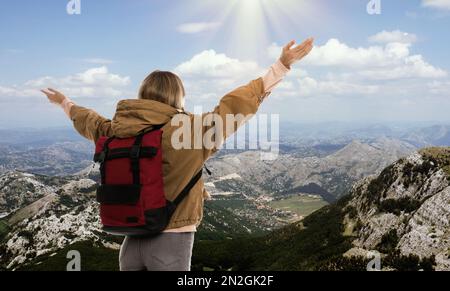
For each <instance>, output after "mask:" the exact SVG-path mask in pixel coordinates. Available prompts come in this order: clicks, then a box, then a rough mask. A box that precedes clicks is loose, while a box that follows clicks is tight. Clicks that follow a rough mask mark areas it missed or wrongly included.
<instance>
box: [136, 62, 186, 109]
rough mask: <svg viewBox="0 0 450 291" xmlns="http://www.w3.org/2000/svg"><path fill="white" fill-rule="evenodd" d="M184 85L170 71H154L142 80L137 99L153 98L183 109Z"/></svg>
mask: <svg viewBox="0 0 450 291" xmlns="http://www.w3.org/2000/svg"><path fill="white" fill-rule="evenodd" d="M184 96H185V91H184V86H183V82H182V81H181V79H180V77H178V76H177V75H175V74H174V73H172V72H163V71H154V72H153V73H151V74H150V75H148V77H147V78H145V80H144V81H143V82H142V85H141V88H140V89H139V99H147V100H154V101H158V102H161V103H165V104H168V105H170V106H172V107H175V108H177V109H182V110H183V109H184Z"/></svg>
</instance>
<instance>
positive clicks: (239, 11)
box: [216, 0, 326, 59]
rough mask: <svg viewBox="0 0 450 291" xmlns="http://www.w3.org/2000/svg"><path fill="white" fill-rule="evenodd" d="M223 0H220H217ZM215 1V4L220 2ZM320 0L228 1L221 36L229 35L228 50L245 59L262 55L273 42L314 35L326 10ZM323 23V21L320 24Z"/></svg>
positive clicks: (222, 20) (223, 16)
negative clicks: (314, 25) (313, 29)
mask: <svg viewBox="0 0 450 291" xmlns="http://www.w3.org/2000/svg"><path fill="white" fill-rule="evenodd" d="M217 2H221V0H219V1H217ZM217 2H216V3H217ZM319 2H320V1H317V0H226V1H225V2H223V3H224V5H225V7H224V9H223V11H224V13H223V15H222V19H221V22H222V27H223V28H224V30H225V31H221V32H220V33H221V37H227V41H228V43H229V45H228V51H229V52H230V53H231V54H232V55H234V56H240V57H243V58H257V59H260V57H261V58H262V55H265V54H266V49H265V48H266V47H268V46H269V45H270V44H271V43H273V42H288V41H289V40H291V39H292V38H298V40H300V38H306V37H309V36H311V35H310V34H311V33H312V32H311V27H310V26H306V25H305V23H316V22H318V20H319V19H320V21H321V22H322V23H323V22H324V21H323V17H321V16H322V15H324V14H325V12H326V9H325V7H322V6H321V5H320V4H319ZM318 25H322V24H318Z"/></svg>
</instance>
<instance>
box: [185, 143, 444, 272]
mask: <svg viewBox="0 0 450 291" xmlns="http://www.w3.org/2000/svg"><path fill="white" fill-rule="evenodd" d="M449 224H450V148H429V149H425V150H421V151H420V152H417V153H414V154H412V155H410V156H408V157H406V158H402V159H400V160H399V161H397V162H395V163H394V164H392V165H390V166H389V167H387V168H386V169H384V170H383V171H382V173H381V174H379V175H378V176H372V177H368V178H365V179H363V180H361V181H359V182H358V183H356V184H355V185H354V186H353V187H352V190H351V191H350V194H349V195H348V196H346V197H344V198H342V199H340V200H339V201H338V202H337V203H335V204H332V205H330V206H327V207H324V208H322V209H320V210H318V211H316V212H315V213H313V214H311V215H310V216H308V217H306V218H305V219H304V220H303V221H301V222H297V223H294V224H291V225H289V226H287V227H284V228H281V229H279V230H276V231H274V232H272V233H270V234H269V235H266V236H263V237H259V238H244V239H240V240H227V241H220V242H217V241H216V242H199V243H198V244H197V246H196V248H195V252H194V256H193V266H194V269H196V270H204V269H214V270H229V269H232V270H365V269H366V266H367V264H368V262H369V261H370V260H371V259H372V258H368V257H367V255H368V254H369V252H370V251H378V252H380V253H381V265H382V268H383V269H384V270H450V232H449V229H450V225H449Z"/></svg>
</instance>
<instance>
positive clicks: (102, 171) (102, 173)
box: [100, 137, 115, 185]
mask: <svg viewBox="0 0 450 291" xmlns="http://www.w3.org/2000/svg"><path fill="white" fill-rule="evenodd" d="M114 139H115V137H110V138H108V139H107V140H106V141H105V144H104V145H103V151H102V153H101V155H102V158H103V161H102V163H101V164H100V176H101V179H102V184H103V185H104V184H106V170H105V169H106V159H105V157H106V156H107V155H108V152H109V144H110V143H111V142H112V141H113V140H114Z"/></svg>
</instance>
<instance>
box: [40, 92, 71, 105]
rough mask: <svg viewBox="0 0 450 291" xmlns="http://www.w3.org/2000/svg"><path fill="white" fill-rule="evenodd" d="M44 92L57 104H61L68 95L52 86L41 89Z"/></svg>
mask: <svg viewBox="0 0 450 291" xmlns="http://www.w3.org/2000/svg"><path fill="white" fill-rule="evenodd" d="M41 92H42V93H44V94H45V95H46V96H47V98H48V100H49V101H50V102H51V103H55V104H61V103H62V102H63V101H64V100H65V99H66V98H67V97H66V96H64V94H62V93H60V92H58V91H56V90H54V89H52V88H47V89H43V90H41Z"/></svg>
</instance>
